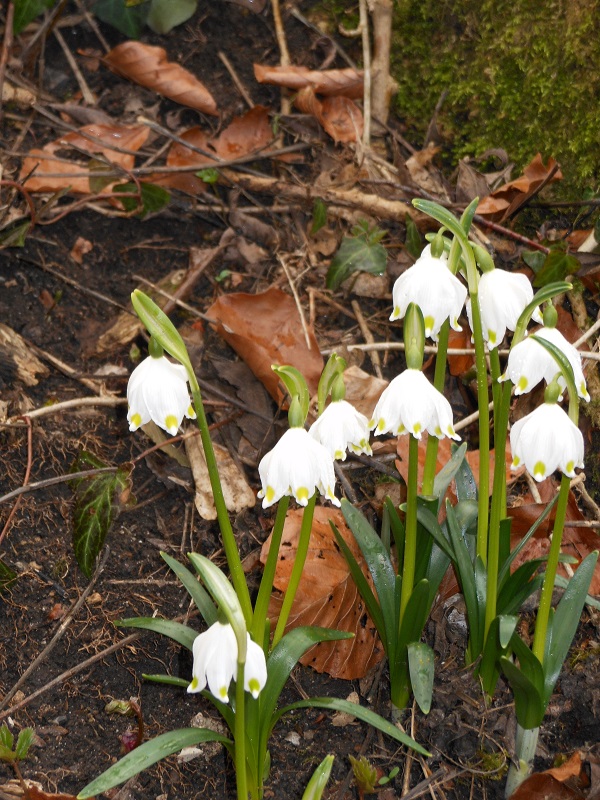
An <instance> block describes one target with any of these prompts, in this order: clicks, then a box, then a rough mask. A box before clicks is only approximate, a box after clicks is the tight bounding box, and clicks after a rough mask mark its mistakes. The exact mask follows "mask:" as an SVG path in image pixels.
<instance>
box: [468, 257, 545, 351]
mask: <svg viewBox="0 0 600 800" xmlns="http://www.w3.org/2000/svg"><path fill="white" fill-rule="evenodd" d="M478 297H479V308H480V310H481V328H482V333H483V338H484V339H485V341H486V342H487V343H488V347H489V349H490V350H493V349H494V348H495V347H497V346H498V345H499V344H500V342H501V341H502V340H503V339H504V335H505V333H506V329H507V328H508V330H509V331H514V330H515V328H516V327H517V322H518V320H519V317H520V316H521V314H522V313H523V311H524V310H525V307H526V306H527V305H528V304H529V303H530V302H531V301H532V299H533V287H532V285H531V282H530V281H529V279H528V278H527V276H526V275H523V274H521V273H519V272H507V271H506V270H505V269H491V270H488V271H487V272H484V273H483V274H482V276H481V278H480V279H479V287H478ZM467 316H468V318H469V325H470V326H471V330H473V316H472V310H471V302H470V300H467ZM533 319H534V320H536V322H541V321H542V318H541V316H540V312H539V310H538V309H536V311H535V313H534V315H533Z"/></svg>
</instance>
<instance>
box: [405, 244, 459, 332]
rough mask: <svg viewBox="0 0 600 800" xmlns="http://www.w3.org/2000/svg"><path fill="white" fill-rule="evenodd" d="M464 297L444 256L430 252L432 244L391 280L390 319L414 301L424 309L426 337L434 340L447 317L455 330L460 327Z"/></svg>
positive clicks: (457, 280)
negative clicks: (391, 309) (393, 281)
mask: <svg viewBox="0 0 600 800" xmlns="http://www.w3.org/2000/svg"><path fill="white" fill-rule="evenodd" d="M466 297H467V289H466V286H464V285H463V284H462V283H461V282H460V281H459V279H458V278H457V277H456V276H455V275H453V274H452V273H451V272H450V270H449V269H448V259H447V258H446V256H445V255H442V256H441V257H440V258H435V257H434V256H432V255H431V245H427V247H426V248H425V249H424V250H423V252H422V253H421V255H420V256H419V258H418V259H417V260H416V261H415V263H414V264H413V265H412V267H409V268H408V269H407V270H406V271H405V272H403V273H402V275H400V277H399V278H398V279H397V280H396V282H395V283H394V288H393V290H392V298H393V303H394V310H393V312H392V315H391V316H390V320H392V321H393V320H395V319H402V318H403V317H404V315H405V314H406V309H407V308H408V306H409V304H410V303H416V305H418V306H419V308H420V309H421V311H422V312H423V320H424V322H425V336H429V337H431V338H432V339H433V340H434V341H437V336H438V333H439V332H440V328H441V327H442V324H443V323H444V322H445V321H446V320H447V319H450V325H451V326H452V327H453V328H454V330H456V331H459V330H461V328H460V325H459V324H458V317H459V316H460V313H461V311H462V308H463V306H464V304H465V299H466Z"/></svg>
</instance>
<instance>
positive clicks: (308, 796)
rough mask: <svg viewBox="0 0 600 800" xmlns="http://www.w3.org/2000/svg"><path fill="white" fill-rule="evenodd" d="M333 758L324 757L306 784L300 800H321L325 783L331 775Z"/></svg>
mask: <svg viewBox="0 0 600 800" xmlns="http://www.w3.org/2000/svg"><path fill="white" fill-rule="evenodd" d="M334 758H335V756H325V758H324V759H323V761H321V763H320V764H319V766H318V767H317V768H316V770H315V771H314V772H313V774H312V778H311V779H310V780H309V782H308V783H307V784H306V789H305V790H304V794H303V795H302V800H321V797H323V792H324V791H325V787H326V786H327V781H328V780H329V776H330V775H331V768H332V766H333V759H334Z"/></svg>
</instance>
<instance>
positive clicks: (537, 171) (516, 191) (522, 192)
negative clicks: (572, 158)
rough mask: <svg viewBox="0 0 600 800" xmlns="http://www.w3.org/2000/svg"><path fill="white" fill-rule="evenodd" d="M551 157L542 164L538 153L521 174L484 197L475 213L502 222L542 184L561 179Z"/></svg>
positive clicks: (559, 172)
mask: <svg viewBox="0 0 600 800" xmlns="http://www.w3.org/2000/svg"><path fill="white" fill-rule="evenodd" d="M556 166H557V164H556V161H555V160H554V159H553V158H549V159H548V163H547V164H546V165H544V162H543V161H542V156H541V155H540V153H538V154H537V155H536V156H535V157H534V159H533V160H532V161H531V163H530V164H528V166H526V167H525V169H524V170H523V175H521V177H519V178H517V179H516V180H514V181H510V183H505V184H504V186H501V187H500V188H499V189H497V190H496V191H495V192H492V194H490V195H488V196H487V197H484V198H483V200H482V201H481V202H480V203H479V205H478V206H477V213H478V214H480V215H481V216H484V217H488V218H489V219H491V220H492V221H494V222H502V221H503V220H505V219H507V217H510V216H511V215H512V214H514V213H515V211H517V209H519V208H520V207H521V206H522V205H523V203H525V202H527V200H528V199H529V198H530V197H531V196H532V195H533V194H535V193H536V192H537V191H538V190H539V188H540V187H541V185H542V184H545V183H554V181H560V180H562V172H561V171H560V169H557V170H556V172H554V174H552V171H553V170H554V169H555V167H556Z"/></svg>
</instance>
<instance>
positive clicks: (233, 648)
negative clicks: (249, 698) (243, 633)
mask: <svg viewBox="0 0 600 800" xmlns="http://www.w3.org/2000/svg"><path fill="white" fill-rule="evenodd" d="M192 651H193V656H194V663H193V667H192V682H191V683H190V685H189V686H188V692H192V693H193V692H201V691H202V690H203V689H204V688H205V686H206V684H207V682H208V687H209V689H210V691H211V693H212V694H213V695H214V696H215V697H216V698H217V699H218V700H221V701H223V702H224V703H227V702H228V695H227V691H228V689H229V684H230V683H231V680H232V678H234V677H235V673H236V668H237V642H236V640H235V634H234V632H233V628H232V627H231V625H228V624H225V625H224V624H222V623H221V622H215V623H214V625H211V626H210V628H209V629H208V630H207V631H204V633H200V634H198V636H196V638H195V639H194V644H193V648H192Z"/></svg>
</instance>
